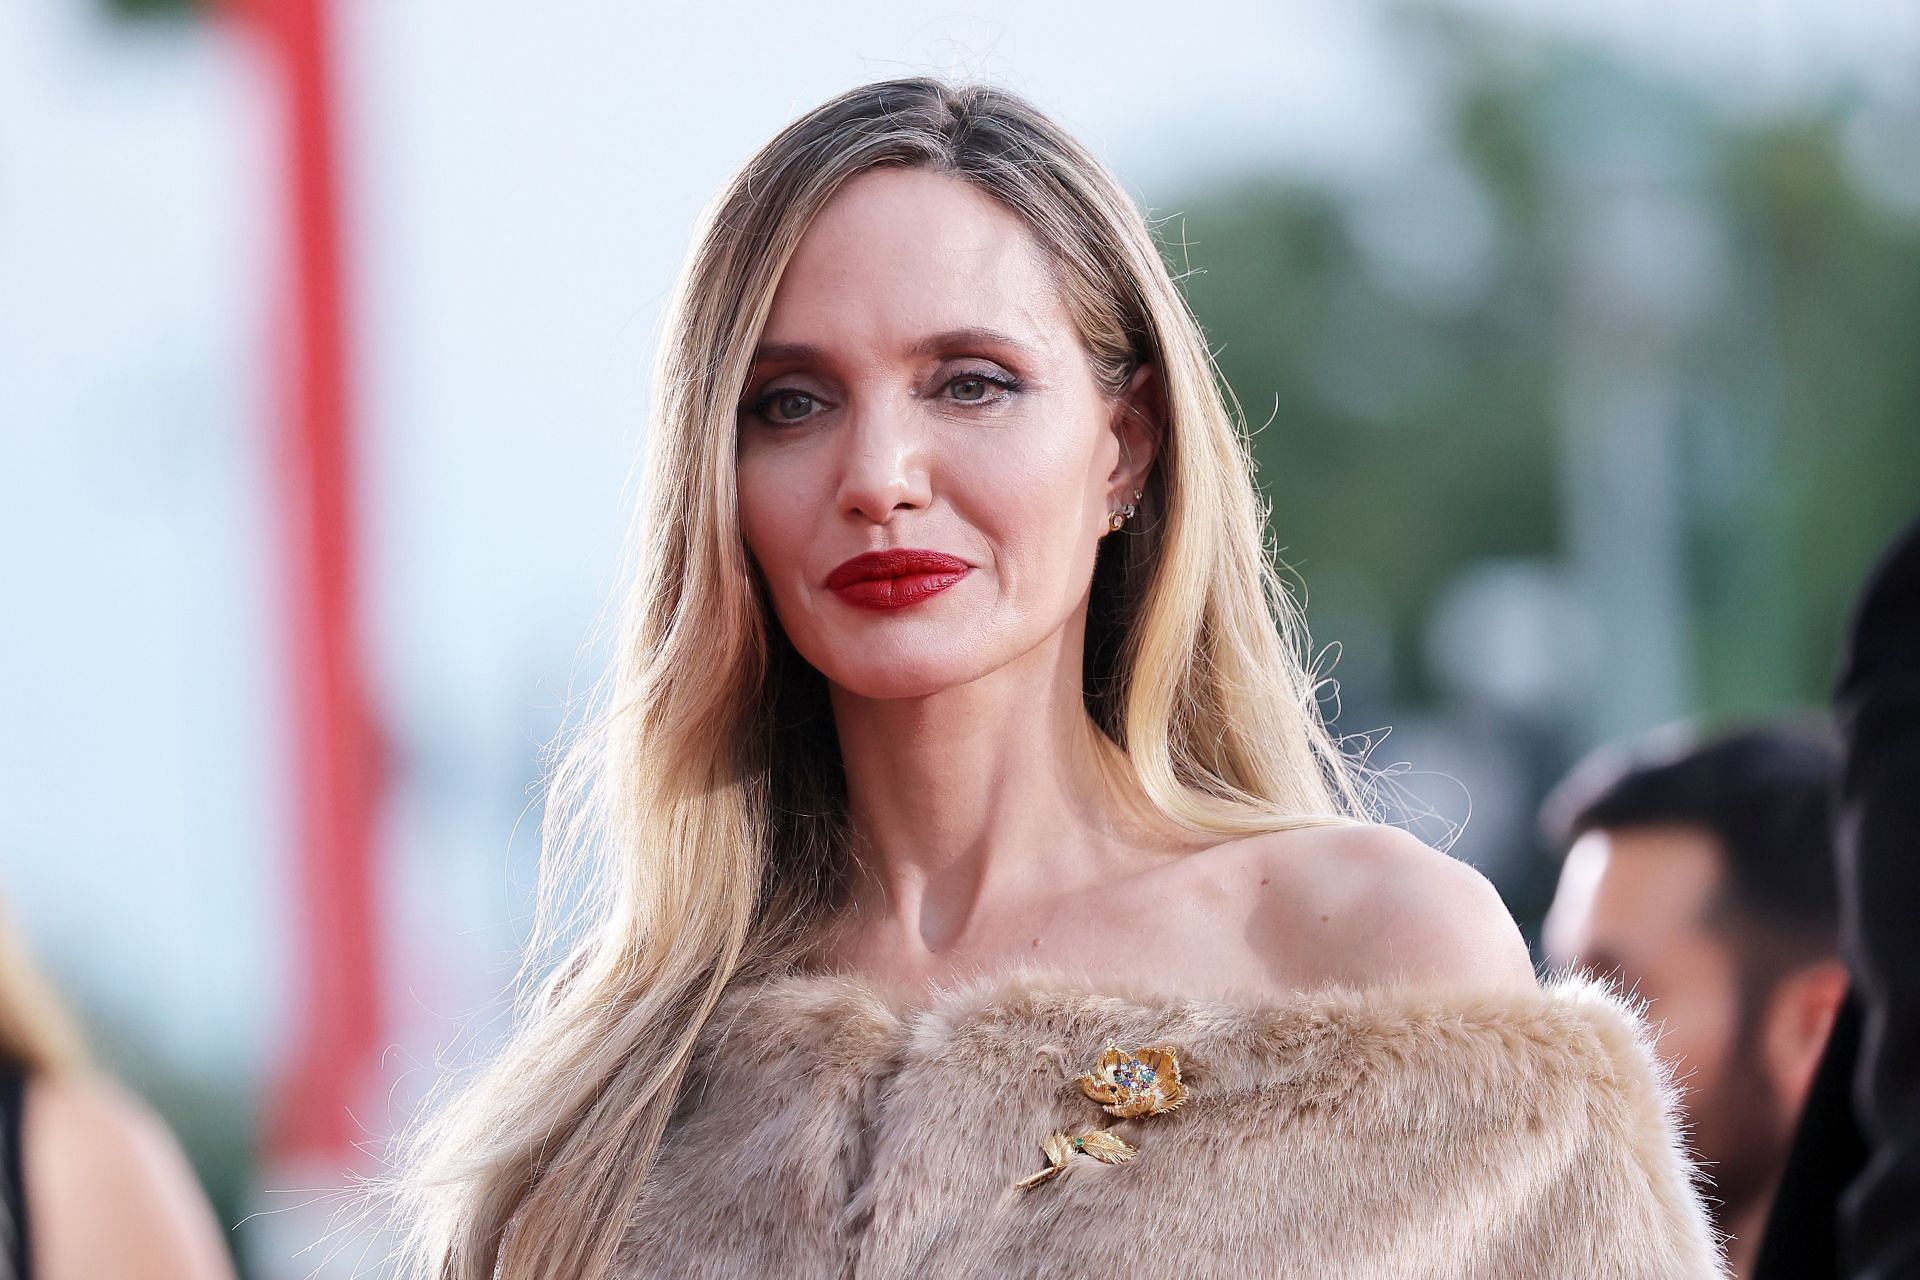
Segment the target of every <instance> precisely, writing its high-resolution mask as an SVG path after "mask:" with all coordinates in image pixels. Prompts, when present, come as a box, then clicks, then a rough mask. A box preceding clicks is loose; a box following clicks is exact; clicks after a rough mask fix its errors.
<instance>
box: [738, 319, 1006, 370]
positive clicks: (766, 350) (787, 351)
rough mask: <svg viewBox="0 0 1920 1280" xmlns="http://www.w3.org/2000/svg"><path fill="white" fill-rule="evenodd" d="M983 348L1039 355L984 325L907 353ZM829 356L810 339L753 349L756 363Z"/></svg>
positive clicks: (931, 339)
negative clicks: (999, 348) (808, 340)
mask: <svg viewBox="0 0 1920 1280" xmlns="http://www.w3.org/2000/svg"><path fill="white" fill-rule="evenodd" d="M980 347H1003V348H1005V349H1006V350H1008V351H1013V352H1017V353H1018V354H1020V355H1021V356H1023V357H1025V358H1027V359H1032V358H1033V357H1034V355H1035V354H1036V352H1035V351H1034V348H1033V345H1032V344H1031V343H1027V342H1023V341H1021V340H1020V339H1019V338H1016V337H1014V336H1013V335H1012V334H1010V333H1001V332H1000V331H999V330H998V329H988V328H984V327H982V326H980V325H967V326H965V327H963V328H959V329H946V330H943V331H941V332H939V333H930V334H928V335H927V336H926V337H924V338H921V339H920V340H919V341H917V342H915V343H914V344H913V345H912V346H910V347H908V348H907V354H908V355H910V356H936V355H943V354H948V353H951V352H956V351H969V350H974V349H977V348H980ZM825 356H826V352H825V351H823V350H822V349H821V348H819V347H816V346H814V345H813V344H812V343H810V342H763V343H761V344H759V345H758V346H756V347H755V348H754V349H753V363H755V364H808V363H811V362H813V361H817V360H821V359H823V358H825Z"/></svg>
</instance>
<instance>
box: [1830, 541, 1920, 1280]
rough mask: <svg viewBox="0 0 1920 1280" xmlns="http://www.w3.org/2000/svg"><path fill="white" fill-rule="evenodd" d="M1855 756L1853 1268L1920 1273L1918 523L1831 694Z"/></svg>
mask: <svg viewBox="0 0 1920 1280" xmlns="http://www.w3.org/2000/svg"><path fill="white" fill-rule="evenodd" d="M1835 711H1836V713H1837V715H1838V718H1839V726H1840V731H1841V735H1842V739H1843V749H1844V752H1845V755H1844V763H1843V769H1842V775H1841V784H1840V785H1841V795H1840V830H1839V840H1838V858H1839V870H1840V896H1841V946H1842V948H1843V949H1844V951H1845V953H1846V959H1847V967H1848V969H1849V970H1850V971H1851V974H1852V980H1853V996H1854V999H1855V1000H1856V1001H1857V1002H1858V1005H1859V1011H1860V1016H1861V1038H1860V1044H1859V1060H1858V1062H1857V1064H1856V1066H1855V1070H1854V1079H1853V1086H1854V1088H1853V1095H1854V1096H1853V1102H1854V1110H1855V1113H1856V1115H1857V1116H1858V1119H1859V1121H1860V1128H1861V1131H1862V1133H1863V1134H1864V1136H1865V1139H1866V1143H1867V1153H1866V1154H1867V1163H1866V1167H1865V1168H1864V1170H1862V1172H1861V1173H1860V1174H1859V1176H1858V1177H1856V1178H1855V1179H1854V1182H1853V1185H1852V1186H1851V1187H1849V1188H1848V1190H1847V1192H1846V1194H1845V1196H1844V1198H1843V1200H1842V1202H1841V1214H1840V1217H1841V1239H1842V1256H1843V1274H1845V1275H1847V1276H1849V1277H1853V1278H1854V1280H1892V1277H1895V1276H1902V1277H1911V1276H1915V1275H1920V523H1916V524H1914V525H1913V526H1911V527H1909V528H1908V529H1907V531H1906V533H1905V534H1904V535H1903V536H1902V537H1901V538H1900V539H1899V541H1898V542H1897V543H1896V544H1895V545H1894V548H1893V551H1892V553H1891V554H1890V555H1889V556H1888V557H1887V559H1886V560H1885V561H1884V562H1883V563H1882V564H1881V566H1880V568H1879V570H1878V571H1877V572H1876V573H1875V574H1874V576H1873V579H1872V581H1871V582H1870V584H1869V585H1868V588H1867V594H1866V596H1865V598H1864V599H1863V600H1862V602H1861V605H1860V609H1859V612H1858V614H1857V616H1856V619H1855V623H1854V629H1853V636H1852V642H1851V645H1850V648H1849V651H1848V654H1847V658H1846V664H1845V667H1844V668H1843V670H1842V674H1841V678H1840V684H1839V688H1838V691H1837V693H1836V697H1835Z"/></svg>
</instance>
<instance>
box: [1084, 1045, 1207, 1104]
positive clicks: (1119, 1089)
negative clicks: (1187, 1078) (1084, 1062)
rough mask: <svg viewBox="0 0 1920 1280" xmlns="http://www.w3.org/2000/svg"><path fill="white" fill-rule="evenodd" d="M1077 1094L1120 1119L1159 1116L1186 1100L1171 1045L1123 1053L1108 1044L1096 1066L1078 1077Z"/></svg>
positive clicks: (1178, 1062)
mask: <svg viewBox="0 0 1920 1280" xmlns="http://www.w3.org/2000/svg"><path fill="white" fill-rule="evenodd" d="M1080 1091H1081V1092H1082V1093H1084V1094H1086V1095H1087V1096H1088V1097H1089V1098H1091V1099H1093V1100H1094V1101H1095V1102H1097V1103H1099V1104H1100V1105H1101V1106H1102V1107H1103V1108H1104V1109H1105V1110H1106V1112H1107V1114H1109V1115H1115V1116H1119V1117H1120V1118H1122V1119H1124V1120H1132V1119H1135V1118H1137V1117H1139V1116H1157V1115H1163V1114H1165V1113H1166V1112H1169V1111H1172V1110H1173V1109H1174V1108H1176V1107H1178V1106H1179V1105H1180V1104H1181V1103H1183V1102H1185V1101H1186V1100H1187V1087H1186V1085H1184V1084H1182V1083H1181V1081H1180V1059H1179V1056H1178V1054H1177V1052H1176V1050H1175V1049H1174V1047H1173V1046H1172V1045H1153V1046H1151V1047H1149V1048H1144V1049H1134V1050H1131V1051H1123V1050H1120V1049H1118V1048H1115V1047H1114V1046H1113V1045H1111V1044H1109V1045H1108V1046H1107V1049H1106V1052H1104V1053H1102V1054H1101V1055H1100V1061H1099V1064H1098V1065H1096V1066H1095V1067H1094V1069H1093V1070H1092V1071H1090V1072H1088V1073H1087V1074H1085V1075H1083V1076H1081V1077H1080Z"/></svg>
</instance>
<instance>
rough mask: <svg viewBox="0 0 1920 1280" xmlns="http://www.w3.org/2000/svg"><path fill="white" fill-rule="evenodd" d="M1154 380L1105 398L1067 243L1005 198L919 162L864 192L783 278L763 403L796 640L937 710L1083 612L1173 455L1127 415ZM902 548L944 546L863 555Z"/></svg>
mask: <svg viewBox="0 0 1920 1280" xmlns="http://www.w3.org/2000/svg"><path fill="white" fill-rule="evenodd" d="M1152 376H1153V371H1152V369H1151V368H1150V367H1143V368H1142V369H1141V370H1139V371H1138V372H1137V373H1136V374H1135V376H1134V379H1133V382H1132V384H1131V385H1130V386H1129V387H1128V389H1127V391H1126V392H1125V393H1124V394H1123V396H1122V397H1121V400H1120V401H1119V402H1116V401H1115V400H1114V399H1112V398H1110V397H1108V396H1107V395H1105V394H1104V393H1103V391H1102V390H1101V388H1100V386H1099V385H1098V384H1097V383H1096V382H1095V381H1094V376H1093V370H1092V367H1091V365H1090V363H1089V361H1088V358H1087V353H1086V351H1085V349H1084V348H1083V347H1082V345H1081V342H1080V339H1079V335H1078V333H1077V331H1076V330H1075V328H1074V326H1073V323H1072V321H1071V319H1070V317H1069V316H1068V313H1067V311H1066V307H1065V303H1064V300H1063V299H1062V297H1061V296H1060V293H1059V290H1058V287H1057V285H1056V284H1055V283H1054V280H1053V274H1052V270H1051V264H1050V263H1049V262H1048V260H1047V258H1046V256H1045V251H1044V250H1043V249H1042V248H1041V247H1040V245H1039V243H1038V242H1037V241H1036V240H1035V239H1034V238H1033V236H1032V234H1031V233H1030V232H1028V231H1027V229H1026V227H1025V226H1024V225H1023V224H1022V223H1021V222H1020V221H1019V219H1018V218H1017V217H1015V216H1014V215H1013V214H1012V213H1010V212H1008V211H1007V210H1006V209H1005V208H1003V207H1002V206H1001V205H1000V204H998V203H997V202H996V201H994V200H993V199H992V198H991V197H990V196H988V195H986V194H984V193H982V192H980V191H978V190H977V189H975V188H973V187H971V186H969V185H967V184H966V183H964V182H962V181H960V180H958V179H955V178H951V177H947V176H944V175H941V174H936V173H932V172H929V171H925V170H911V169H881V170H874V171H870V172H868V173H865V174H862V175H860V176H859V177H857V178H855V179H853V180H852V181H850V182H849V183H848V184H847V185H846V186H844V187H842V188H841V190H840V191H839V192H838V193H837V194H836V195H835V196H834V198H833V199H832V200H831V201H830V202H829V203H828V204H827V206H826V207H825V208H824V209H823V210H822V211H821V212H820V214H819V216H818V217H817V218H816V219H815V220H814V222H813V224H812V226H811V227H809V229H808V230H807V232H806V235H805V236H804V238H803V239H802V240H801V242H800V245H799V247H798V248H797V249H796V251H795V253H794V256H793V258H792V260H791V261H790V263H789V264H788V266H787V269H786V272H785V273H784V275H783V276H782V278H781V281H780V285H779V288H778V290H777V291H776V293H775V295H774V300H773V308H772V312H771V314H770V315H769V316H768V318H767V324H766V329H765V331H764V332H763V333H762V335H761V339H760V343H759V347H758V349H757V352H756V362H755V364H754V368H753V372H752V374H751V375H750V376H749V378H748V381H747V386H746V388H745V394H744V396H743V398H742V409H741V412H740V436H739V455H738V466H739V471H738V483H739V502H740V520H741V525H742V530H743V533H744V535H745V538H746V542H747V546H748V549H749V550H750V551H751V552H752V554H753V557H754V559H755V561H756V562H758V564H759V566H760V569H761V572H762V573H763V574H764V575H765V577H766V581H767V585H768V588H769V590H770V592H771V594H772V598H773V605H774V609H775V611H776V612H777V613H778V615H779V618H780V622H781V625H782V626H783V627H784V628H785V630H786V632H787V635H788V637H789V638H790V639H791V640H792V641H793V644H794V647H795V648H796V649H797V650H798V651H799V653H800V654H801V656H802V657H804V658H806V659H807V661H808V662H810V663H812V664H813V665H814V667H816V668H817V669H819V670H820V671H821V672H822V673H823V674H824V675H825V676H826V677H827V678H828V679H829V680H830V681H832V682H833V683H834V684H836V685H839V686H841V687H842V688H845V689H847V690H850V691H852V692H854V693H857V694H861V695H863V696H867V697H876V698H897V697H913V696H918V695H922V694H927V693H932V692H935V691H937V690H940V689H943V688H947V687H950V686H952V685H955V684H960V683H963V682H966V681H969V680H973V679H977V678H978V677H980V676H982V675H985V674H987V673H988V672H991V671H994V670H997V669H998V668H1000V667H1002V666H1004V665H1006V664H1007V663H1009V662H1012V661H1014V660H1015V659H1017V658H1019V657H1021V656H1022V655H1024V654H1027V653H1029V652H1031V651H1033V650H1034V649H1035V648H1036V647H1037V646H1039V645H1040V644H1041V643H1042V642H1043V641H1044V640H1046V639H1047V638H1048V637H1049V636H1052V635H1055V634H1056V633H1058V632H1060V631H1061V629H1062V628H1063V627H1065V626H1067V625H1068V624H1069V623H1072V622H1075V621H1076V620H1077V619H1078V618H1079V617H1080V615H1081V612H1082V611H1083V610H1084V608H1085V605H1086V600H1087V591H1088V587H1089V584H1090V582H1091V580H1092V575H1093V560H1094V551H1095V547H1096V545H1097V543H1098V541H1099V539H1100V536H1101V535H1102V534H1103V533H1105V532H1106V529H1107V515H1108V512H1109V511H1110V510H1112V509H1113V508H1115V507H1117V506H1118V505H1120V504H1121V503H1122V502H1124V501H1127V500H1128V499H1129V498H1130V497H1131V495H1132V492H1133V490H1134V489H1135V488H1138V487H1141V484H1142V482H1143V481H1144V478H1145V476H1146V472H1147V468H1148V465H1149V464H1150V462H1151V460H1152V438H1151V437H1152V433H1151V431H1150V430H1149V429H1148V426H1147V421H1146V418H1145V414H1144V412H1131V413H1130V412H1127V411H1126V409H1125V407H1124V406H1127V405H1132V406H1134V407H1135V409H1136V410H1143V409H1144V397H1145V394H1146V392H1147V390H1148V388H1149V384H1150V381H1151V378H1152ZM895 550H912V551H924V552H929V553H933V555H932V556H931V557H928V558H924V559H920V560H918V561H915V560H913V559H911V558H909V559H906V560H902V559H900V558H899V557H895V558H893V559H892V560H888V559H886V558H884V557H881V558H874V557H871V556H870V557H869V558H868V560H867V561H866V562H865V563H860V562H856V563H855V564H853V565H848V562H849V561H851V560H855V558H856V557H860V556H862V555H864V554H867V553H872V552H877V551H895ZM836 571H837V572H836ZM876 575H877V576H876ZM854 578H863V579H865V580H864V581H857V582H850V581H849V579H854ZM1076 634H1077V633H1076ZM1074 656H1075V657H1076V658H1077V656H1078V652H1077V650H1076V651H1075V655H1074Z"/></svg>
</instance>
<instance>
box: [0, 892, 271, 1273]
mask: <svg viewBox="0 0 1920 1280" xmlns="http://www.w3.org/2000/svg"><path fill="white" fill-rule="evenodd" d="M110 1276H139V1277H141V1280H232V1276H233V1268H232V1264H231V1263H230V1262H229V1261H228V1257H227V1252H226V1249H225V1247H224V1245H223V1243H222V1241H221V1239H220V1229H219V1226H218V1224H217V1223H216V1221H215V1219H214V1216H213V1211H212V1208H211V1206H209V1205H208V1203H207V1199H206V1195H205V1193H204V1192H202V1190H201V1189H200V1184H199V1183H198V1181H196V1180H195V1178H194V1175H193V1172H192V1170H191V1169H190V1168H189V1166H188V1165H187V1162H186V1159H185V1158H184V1157H183V1156H182V1155H181V1153H180V1148H179V1147H178V1145H177V1144H176V1143H175V1142H174V1139H173V1135H172V1134H171V1133H169V1132H168V1131H167V1129H166V1127H165V1126H164V1125H163V1124H162V1123H161V1122H160V1121H159V1119H157V1118H156V1117H155V1116H154V1115H153V1114H152V1113H151V1112H150V1111H148V1110H147V1108H146V1107H145V1106H144V1105H143V1104H141V1103H140V1102H139V1101H137V1100H136V1099H134V1098H133V1097H132V1096H131V1095H130V1094H128V1093H127V1092H126V1091H125V1090H123V1089H121V1088H120V1087H119V1086H118V1085H116V1084H114V1083H113V1082H112V1081H110V1080H108V1079H106V1078H105V1077H104V1076H102V1075H100V1074H99V1073H98V1072H97V1071H95V1070H94V1069H93V1068H91V1067H90V1066H89V1065H88V1063H87V1059H86V1052H85V1050H84V1048H83V1047H82V1045H81V1041H80V1037H79V1035H78V1033H77V1032H76V1031H75V1029H74V1025H73V1022H72V1020H71V1019H70V1018H69V1017H68V1016H67V1013H66V1011H65V1010H64V1009H63V1008H62V1007H61V1005H60V1002H59V1000H58V999H57V998H56V997H55V996H54V994H53V992H52V990H51V988H50V987H49V986H48V985H47V984H46V982H45V981H44V980H43V979H42V978H41V977H40V975H39V973H38V972H37V971H36V970H35V969H34V967H33V964H32V962H31V961H30V960H29V959H28V958H27V954H26V951H25V949H24V948H23V947H22V946H21V944H20V940H19V938H18V937H17V936H16V934H15V931H14V929H13V926H12V924H11V923H10V922H8V921H7V920H5V919H3V918H0V1280H104V1278H105V1277H110Z"/></svg>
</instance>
